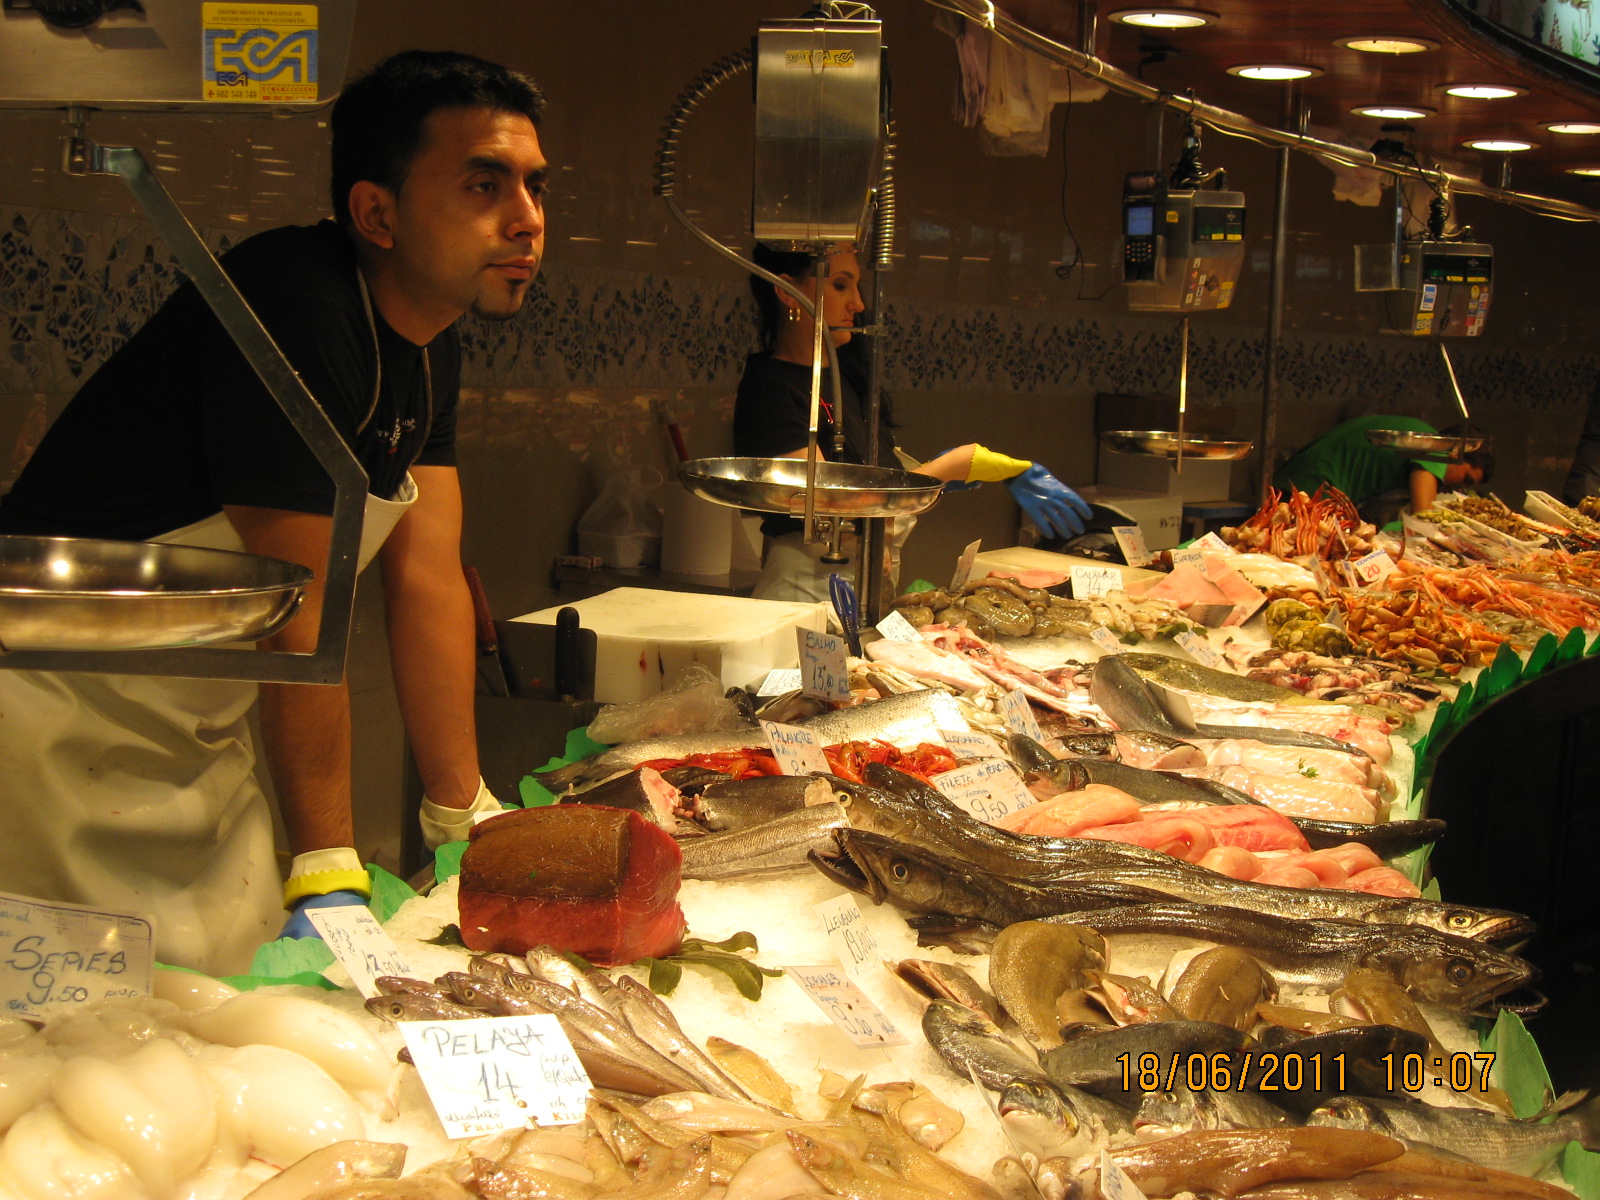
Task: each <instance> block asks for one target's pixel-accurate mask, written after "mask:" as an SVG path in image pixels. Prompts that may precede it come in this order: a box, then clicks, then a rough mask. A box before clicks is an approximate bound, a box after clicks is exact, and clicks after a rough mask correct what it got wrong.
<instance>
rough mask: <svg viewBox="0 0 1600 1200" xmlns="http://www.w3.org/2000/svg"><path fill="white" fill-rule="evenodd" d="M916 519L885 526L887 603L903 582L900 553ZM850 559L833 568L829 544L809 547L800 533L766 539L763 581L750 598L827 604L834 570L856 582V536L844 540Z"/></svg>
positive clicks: (895, 520)
mask: <svg viewBox="0 0 1600 1200" xmlns="http://www.w3.org/2000/svg"><path fill="white" fill-rule="evenodd" d="M916 525H917V519H916V517H906V516H901V517H890V518H889V520H888V522H887V523H886V525H885V527H884V538H883V560H884V561H883V568H884V577H883V592H884V601H885V602H886V603H887V601H889V600H891V599H893V598H894V597H895V596H896V595H898V594H899V592H898V585H899V580H900V552H901V551H902V550H903V549H904V548H905V544H906V538H908V537H910V536H911V531H912V530H913V529H915V528H916ZM841 548H842V549H843V551H844V553H845V554H847V555H849V556H850V560H851V561H850V562H848V563H844V564H842V565H839V566H833V565H830V564H828V563H825V562H823V561H822V556H823V555H824V554H826V553H827V552H828V543H827V542H813V543H812V544H811V545H809V546H808V545H807V544H806V540H805V534H804V533H803V532H800V531H798V530H797V531H795V532H794V533H786V534H783V535H782V536H780V537H769V538H768V539H767V540H766V547H765V553H764V554H763V556H762V559H761V578H760V579H759V580H757V581H756V586H755V590H754V591H752V592H751V593H750V595H751V596H752V597H753V598H754V599H756V600H790V601H794V602H796V603H800V604H817V603H821V604H826V603H828V602H829V592H828V576H829V575H831V574H833V573H834V572H835V571H837V572H839V573H840V574H842V575H843V576H844V577H845V578H846V579H848V580H850V581H852V582H854V581H855V577H856V566H855V556H856V555H857V554H859V553H860V541H859V539H858V538H857V537H856V536H855V534H853V533H852V534H850V535H848V536H847V537H846V538H845V539H844V543H843V546H842V547H841Z"/></svg>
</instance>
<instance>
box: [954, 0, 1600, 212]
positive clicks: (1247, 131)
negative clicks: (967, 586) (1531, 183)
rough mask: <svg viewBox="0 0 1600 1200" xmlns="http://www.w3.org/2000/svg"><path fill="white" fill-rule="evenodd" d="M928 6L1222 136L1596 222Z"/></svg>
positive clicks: (1008, 25) (1007, 27) (1011, 26)
mask: <svg viewBox="0 0 1600 1200" xmlns="http://www.w3.org/2000/svg"><path fill="white" fill-rule="evenodd" d="M927 2H928V3H929V4H932V5H933V6H934V7H935V8H942V9H945V10H946V11H949V12H954V13H958V14H960V15H961V16H964V17H966V18H968V19H969V20H973V21H976V22H978V24H980V25H983V26H984V27H986V28H988V29H990V30H992V31H993V32H994V33H995V34H996V35H997V36H999V37H1002V38H1004V39H1005V40H1007V41H1009V42H1012V43H1014V44H1016V45H1018V46H1023V47H1025V48H1026V49H1029V50H1032V51H1033V52H1034V53H1036V54H1038V55H1040V56H1041V57H1043V58H1046V59H1048V60H1049V61H1050V62H1053V63H1058V64H1060V65H1061V66H1063V67H1067V68H1068V69H1069V70H1073V71H1077V72H1079V73H1080V74H1083V75H1087V76H1089V77H1090V78H1091V79H1097V80H1099V81H1100V82H1101V83H1103V84H1105V85H1106V86H1107V87H1109V88H1111V89H1112V90H1113V91H1117V92H1121V93H1122V94H1123V95H1125V96H1132V97H1133V98H1134V99H1136V100H1142V101H1144V102H1145V103H1147V104H1159V105H1162V106H1163V107H1165V108H1170V109H1172V110H1173V111H1174V112H1182V113H1191V114H1193V116H1194V119H1195V120H1197V121H1199V122H1201V123H1202V124H1204V125H1207V126H1210V127H1211V128H1212V129H1215V130H1218V131H1219V132H1222V133H1231V134H1236V135H1238V136H1240V137H1248V138H1254V139H1255V140H1257V141H1260V142H1264V143H1266V144H1268V145H1272V146H1282V147H1287V148H1288V149H1291V150H1300V151H1302V152H1304V153H1306V154H1316V155H1321V156H1323V157H1325V158H1332V159H1335V160H1337V161H1339V162H1342V163H1345V164H1347V165H1349V166H1352V167H1366V168H1369V169H1371V170H1374V171H1383V172H1385V173H1386V174H1389V175H1396V176H1399V177H1401V178H1403V179H1417V180H1421V181H1422V182H1424V183H1428V184H1432V185H1435V186H1441V185H1447V186H1448V187H1449V188H1450V189H1451V190H1452V191H1456V192H1465V193H1467V194H1469V195H1473V196H1483V197H1485V198H1486V199H1489V200H1494V201H1497V202H1499V203H1501V204H1511V205H1515V206H1516V207H1518V208H1524V209H1527V210H1528V211H1530V212H1535V213H1538V214H1539V215H1541V216H1546V217H1555V218H1558V219H1561V220H1565V221H1600V209H1594V208H1589V207H1587V206H1585V205H1582V204H1574V203H1572V202H1570V201H1567V200H1557V199H1555V198H1554V197H1551V196H1540V195H1536V194H1534V193H1532V192H1518V191H1513V190H1511V189H1510V188H1505V187H1497V186H1495V185H1493V184H1488V183H1484V182H1483V181H1481V180H1477V179H1472V178H1469V177H1467V176H1465V175H1453V174H1451V173H1450V172H1448V171H1445V170H1428V169H1426V168H1424V167H1418V166H1410V165H1408V164H1406V163H1397V162H1392V161H1390V160H1388V159H1384V158H1380V157H1378V156H1377V155H1376V154H1373V153H1372V152H1371V151H1370V150H1360V149H1357V148H1355V147H1353V146H1344V145H1340V144H1339V143H1338V142H1329V141H1325V140H1323V139H1322V138H1317V137H1312V136H1311V135H1310V134H1306V133H1296V132H1291V131H1289V130H1286V129H1276V128H1274V127H1273V126H1271V125H1263V124H1261V123H1260V122H1259V121H1254V120H1252V119H1251V118H1249V117H1247V116H1244V115H1243V114H1242V113H1236V112H1233V111H1231V110H1229V109H1226V108H1218V107H1216V106H1215V105H1211V104H1202V103H1200V102H1199V101H1197V100H1195V99H1193V98H1191V97H1189V96H1179V95H1175V94H1174V93H1172V92H1166V91H1162V90H1161V89H1160V88H1157V87H1152V86H1151V85H1150V84H1148V83H1145V82H1144V81H1143V80H1140V79H1137V78H1135V77H1134V76H1132V75H1129V74H1128V73H1127V72H1125V71H1122V70H1119V69H1118V68H1116V67H1114V66H1112V65H1111V64H1110V63H1108V62H1106V61H1105V60H1104V59H1099V58H1096V57H1095V56H1094V55H1092V54H1085V53H1084V52H1083V51H1081V50H1074V49H1073V48H1072V47H1071V46H1064V45H1062V44H1061V43H1060V42H1057V41H1054V40H1052V39H1051V38H1048V37H1045V36H1044V35H1043V34H1041V33H1037V32H1035V31H1034V30H1032V29H1029V28H1028V27H1027V26H1026V25H1023V24H1022V23H1021V22H1019V21H1016V20H1014V19H1013V18H1011V17H1009V16H1007V15H1006V14H1005V13H1004V12H1001V11H1000V10H999V9H997V8H996V7H995V6H994V4H993V3H989V2H986V0H927Z"/></svg>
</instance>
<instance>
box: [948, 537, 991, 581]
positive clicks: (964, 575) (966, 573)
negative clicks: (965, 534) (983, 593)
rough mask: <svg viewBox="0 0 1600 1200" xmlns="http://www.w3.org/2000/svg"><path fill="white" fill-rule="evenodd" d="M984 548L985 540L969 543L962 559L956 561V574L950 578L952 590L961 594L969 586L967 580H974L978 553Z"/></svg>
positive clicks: (962, 553)
mask: <svg viewBox="0 0 1600 1200" xmlns="http://www.w3.org/2000/svg"><path fill="white" fill-rule="evenodd" d="M982 548H983V539H982V538H979V539H978V540H977V541H975V542H968V543H967V548H966V549H965V550H963V551H962V552H961V557H960V558H958V559H956V573H955V574H954V575H952V576H950V590H951V591H952V592H959V591H960V590H961V589H962V588H964V587H966V586H967V580H969V579H971V578H972V564H973V561H974V560H975V559H976V558H977V557H978V551H979V550H980V549H982Z"/></svg>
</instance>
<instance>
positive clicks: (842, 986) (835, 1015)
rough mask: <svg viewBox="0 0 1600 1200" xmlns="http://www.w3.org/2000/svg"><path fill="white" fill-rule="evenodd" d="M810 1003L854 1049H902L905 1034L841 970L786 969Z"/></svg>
mask: <svg viewBox="0 0 1600 1200" xmlns="http://www.w3.org/2000/svg"><path fill="white" fill-rule="evenodd" d="M784 971H785V973H787V974H788V976H789V978H790V979H792V980H794V981H795V982H796V983H798V984H799V985H800V987H801V988H802V990H804V992H805V994H806V995H807V996H809V997H811V1002H812V1003H813V1004H815V1005H816V1006H817V1007H818V1008H820V1009H821V1010H822V1011H823V1012H824V1013H826V1014H827V1016H828V1019H829V1020H830V1021H832V1022H833V1023H834V1024H835V1025H837V1026H838V1027H839V1031H840V1032H841V1033H843V1034H844V1035H845V1037H847V1038H849V1039H850V1040H851V1041H852V1042H854V1043H855V1044H856V1045H857V1046H861V1047H868V1046H905V1045H908V1044H909V1043H908V1042H907V1041H906V1039H905V1035H904V1034H902V1033H901V1032H900V1031H899V1030H898V1029H896V1028H895V1027H894V1025H893V1023H892V1022H890V1020H889V1018H888V1017H886V1016H884V1015H883V1010H882V1009H881V1008H879V1007H878V1006H877V1005H876V1004H874V1003H873V1002H872V1001H871V1000H870V999H869V998H868V997H867V994H866V993H865V992H863V991H862V990H861V989H860V988H859V987H857V986H856V984H855V981H854V980H853V979H851V978H850V976H849V975H847V974H845V972H844V970H843V969H842V968H840V967H785V968H784Z"/></svg>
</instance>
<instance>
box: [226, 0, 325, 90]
mask: <svg viewBox="0 0 1600 1200" xmlns="http://www.w3.org/2000/svg"><path fill="white" fill-rule="evenodd" d="M200 14H201V60H200V76H201V89H200V95H201V97H202V98H203V99H206V100H220V101H233V102H242V103H247V104H281V103H294V102H304V101H307V100H312V101H314V100H316V98H317V6H316V5H315V4H202V5H201V6H200Z"/></svg>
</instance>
